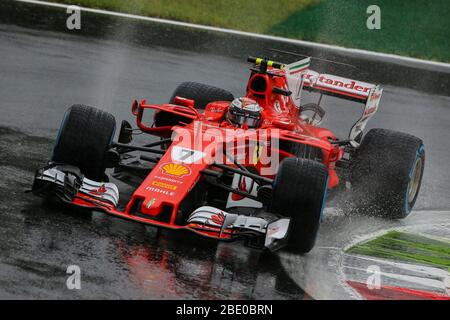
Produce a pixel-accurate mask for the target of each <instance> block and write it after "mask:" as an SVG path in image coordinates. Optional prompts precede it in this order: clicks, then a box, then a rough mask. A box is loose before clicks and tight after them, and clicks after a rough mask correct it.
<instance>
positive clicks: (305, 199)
mask: <svg viewBox="0 0 450 320" xmlns="http://www.w3.org/2000/svg"><path fill="white" fill-rule="evenodd" d="M327 185H328V170H327V168H326V166H325V165H324V164H322V163H319V162H317V161H313V160H310V159H300V158H287V159H284V160H283V161H282V162H281V164H280V168H279V169H278V173H277V176H276V178H275V181H274V186H273V193H272V202H271V205H270V209H269V211H270V212H272V213H276V214H280V215H282V216H286V217H290V218H291V222H290V227H289V238H288V246H287V249H288V250H289V251H291V252H295V253H307V252H309V251H311V249H312V248H313V247H314V244H315V242H316V238H317V233H318V231H319V226H320V222H321V217H322V212H323V207H324V203H325V199H326V193H327Z"/></svg>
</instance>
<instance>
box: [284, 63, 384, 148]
mask: <svg viewBox="0 0 450 320" xmlns="http://www.w3.org/2000/svg"><path fill="white" fill-rule="evenodd" d="M309 64H310V58H306V59H303V60H300V61H297V62H294V63H291V64H289V65H286V66H285V68H284V69H285V72H286V79H287V82H288V87H289V90H290V91H292V92H293V95H292V98H293V102H294V103H295V104H296V105H297V107H300V106H301V100H300V98H301V92H302V90H303V89H305V90H307V91H316V92H319V93H320V94H326V95H330V96H335V97H338V98H341V99H347V100H351V101H356V102H360V103H363V104H364V105H365V106H364V110H363V112H362V115H361V117H360V118H359V119H358V120H357V121H356V122H355V124H354V125H353V126H352V129H351V130H350V133H349V137H348V139H349V140H350V142H351V143H352V145H353V146H355V147H356V146H358V145H359V142H360V141H361V138H362V134H363V131H364V129H365V127H366V125H367V122H368V121H369V120H370V118H372V116H373V115H374V114H375V113H376V112H377V110H378V106H379V104H380V100H381V95H382V93H383V89H382V88H381V87H380V86H379V85H375V84H371V83H367V82H362V81H358V80H352V79H348V78H343V77H339V76H335V75H331V74H320V73H318V72H316V71H313V70H310V69H309Z"/></svg>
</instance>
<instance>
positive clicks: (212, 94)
mask: <svg viewBox="0 0 450 320" xmlns="http://www.w3.org/2000/svg"><path fill="white" fill-rule="evenodd" d="M176 96H179V97H182V98H187V99H192V100H194V102H195V106H196V107H197V109H200V110H204V109H205V108H206V105H207V104H208V103H210V102H214V101H233V99H234V97H233V94H232V93H231V92H229V91H227V90H224V89H220V88H216V87H213V86H210V85H207V84H202V83H197V82H183V83H181V84H180V85H179V86H178V87H177V88H176V89H175V91H174V93H173V95H172V97H171V98H170V103H173V102H174V100H175V97H176Z"/></svg>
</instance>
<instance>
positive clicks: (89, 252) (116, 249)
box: [0, 23, 450, 299]
mask: <svg viewBox="0 0 450 320" xmlns="http://www.w3.org/2000/svg"><path fill="white" fill-rule="evenodd" d="M111 32H112V33H114V32H113V31H111ZM120 32H121V35H122V36H123V35H124V34H126V33H129V34H130V37H132V36H133V34H134V33H136V32H138V31H137V30H135V29H129V30H126V29H122V30H121V31H120ZM170 32H171V30H167V33H166V36H165V37H166V38H167V41H168V46H167V47H165V46H163V45H161V43H159V44H158V46H155V45H152V43H147V44H139V45H138V44H130V43H128V44H124V43H122V42H121V41H117V40H115V39H114V37H113V36H111V34H108V35H107V36H105V38H101V37H100V38H99V37H82V36H77V35H73V34H71V33H70V32H65V33H62V32H52V31H48V30H46V31H44V30H40V31H38V30H33V29H32V28H24V27H23V24H22V26H20V27H19V26H16V25H11V24H2V23H0V111H1V115H0V175H1V180H0V217H1V220H0V221H1V223H0V298H44V299H45V298H80V297H82V298H138V299H139V298H150V299H152V298H157V299H165V298H174V299H183V298H191V299H197V298H204V299H217V298H218V299H221V298H222V299H239V298H242V299H264V298H265V299H269V298H273V299H303V298H309V295H308V294H305V293H304V291H303V290H302V289H301V288H300V287H299V285H297V284H296V283H305V279H304V278H305V277H306V278H307V277H308V273H307V270H308V269H311V266H316V265H327V266H329V265H331V266H332V264H330V263H332V261H329V260H328V259H332V257H331V256H329V255H324V254H321V252H322V251H321V250H324V248H327V246H329V247H332V246H334V245H335V242H336V241H337V238H336V237H339V236H343V232H344V231H343V230H345V232H346V234H345V237H346V238H349V237H350V236H351V232H350V233H348V230H352V231H353V232H354V233H358V232H359V233H361V232H366V231H370V228H368V227H367V225H368V224H371V223H373V224H377V225H380V224H383V222H380V221H379V220H367V219H364V218H360V217H358V218H354V217H345V216H339V215H338V216H334V215H333V216H330V217H328V218H326V219H325V221H324V224H325V225H324V226H323V228H322V230H321V232H320V234H319V241H318V247H317V248H316V249H314V251H313V252H312V253H311V254H310V255H307V256H305V257H302V258H298V259H297V258H292V257H286V256H285V255H283V254H282V255H280V256H278V255H266V254H264V255H263V254H261V253H260V252H259V251H255V250H253V249H249V248H244V247H243V246H241V245H240V244H239V243H236V244H216V243H214V242H209V241H205V240H204V239H199V238H196V237H192V236H190V235H186V234H174V233H171V232H161V233H158V232H157V231H156V229H154V228H152V227H145V226H142V225H139V224H136V223H133V222H127V221H122V220H119V219H117V218H112V217H110V216H107V215H105V214H103V213H99V212H85V211H84V212H83V211H77V210H72V209H70V208H67V207H58V206H52V205H47V204H45V203H43V202H42V201H41V200H40V199H37V198H35V197H33V196H31V195H30V194H27V193H25V190H27V189H29V188H30V186H31V182H32V179H33V174H34V170H35V169H36V168H37V167H39V166H41V165H44V164H45V162H46V161H47V160H48V157H49V156H50V153H51V150H52V145H53V140H54V138H55V136H56V132H57V129H58V127H59V123H60V121H61V118H62V116H63V114H64V111H65V109H66V108H67V107H69V106H70V105H72V104H75V103H83V104H87V105H93V106H97V107H99V108H102V109H104V110H107V111H109V112H111V113H112V114H114V115H115V117H116V119H117V120H118V121H120V120H122V119H125V120H128V121H130V122H132V115H131V113H130V104H131V101H132V99H134V98H138V99H140V98H147V99H148V100H150V101H152V102H155V103H161V102H164V101H167V99H168V98H169V97H170V96H171V93H172V91H173V89H174V88H175V87H176V86H177V85H178V84H179V83H180V82H182V81H197V82H204V83H209V84H212V85H215V86H218V87H223V88H226V89H228V90H230V91H231V92H233V93H234V94H235V95H241V94H243V93H244V88H245V83H246V80H247V77H248V66H247V64H246V63H245V61H243V60H238V59H235V58H232V57H225V56H220V55H218V54H217V55H214V54H211V53H205V52H199V51H198V50H189V49H185V50H181V49H177V48H174V47H173V45H171V44H170V45H169V42H171V41H172V38H171V33H170ZM211 37H212V38H211V39H215V40H214V41H213V40H212V41H211V45H215V46H217V47H218V51H220V47H221V46H226V45H227V41H226V39H225V40H224V39H217V38H214V37H213V36H211ZM193 41H194V42H195V39H193ZM160 42H161V41H160ZM245 54H254V53H253V52H247V53H245ZM361 80H364V79H361ZM324 102H325V99H324ZM326 103H328V106H330V108H328V109H327V110H328V114H327V122H326V123H325V125H329V126H330V127H331V128H332V129H335V132H336V133H337V135H338V136H340V137H345V136H346V134H347V132H348V129H349V128H350V125H351V123H352V120H353V121H354V120H355V119H356V118H357V117H358V116H359V114H360V112H361V110H360V109H358V105H352V104H348V103H347V102H342V101H338V100H336V99H334V98H328V99H327V101H326ZM349 115H351V116H349ZM349 117H350V119H349ZM449 123H450V99H449V98H447V97H440V96H432V95H428V94H423V93H420V92H416V91H412V90H406V89H400V88H396V87H387V88H386V89H385V92H384V96H383V99H382V106H381V110H380V111H379V114H377V115H376V116H375V118H374V119H373V121H372V122H371V123H370V126H371V127H385V128H391V129H396V130H399V131H405V132H408V133H412V134H415V135H417V136H419V137H422V138H423V139H424V141H425V146H426V148H427V163H426V169H425V177H424V184H423V187H422V190H421V194H420V198H419V200H418V202H417V204H416V208H418V209H449V208H450V199H449V197H448V191H449V190H450V182H449V181H450V171H448V158H449V156H450V131H449V130H448V128H449ZM147 138H148V137H145V136H139V138H138V141H145V140H146V139H147ZM390 225H393V224H392V223H391V224H390ZM358 230H360V231H358ZM286 259H289V262H288V263H286V262H285V260H286ZM292 261H294V262H292ZM69 265H78V266H80V268H81V272H82V289H81V290H73V291H71V290H68V289H67V288H66V279H67V274H66V269H67V267H68V266H69ZM303 269H304V270H305V272H304V273H302V274H301V277H302V281H299V279H298V277H299V273H301V271H302V270H303ZM314 269H315V270H316V273H314V272H313V273H312V274H314V277H313V278H309V279H307V281H306V283H308V285H307V286H303V285H302V287H303V288H306V289H305V291H306V292H308V293H311V291H313V290H314V288H317V287H323V284H324V281H325V280H326V279H327V276H326V275H323V277H321V276H320V274H319V275H318V274H317V271H318V270H320V268H314ZM315 284H316V285H315ZM325 290H326V288H325ZM318 296H321V295H318ZM322 296H323V295H322Z"/></svg>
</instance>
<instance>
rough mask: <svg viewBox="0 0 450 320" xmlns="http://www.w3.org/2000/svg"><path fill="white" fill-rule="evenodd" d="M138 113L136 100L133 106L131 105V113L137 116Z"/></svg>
mask: <svg viewBox="0 0 450 320" xmlns="http://www.w3.org/2000/svg"><path fill="white" fill-rule="evenodd" d="M138 111H139V102H138V101H137V100H134V101H133V104H132V105H131V113H132V114H134V115H135V116H137V115H138Z"/></svg>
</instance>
